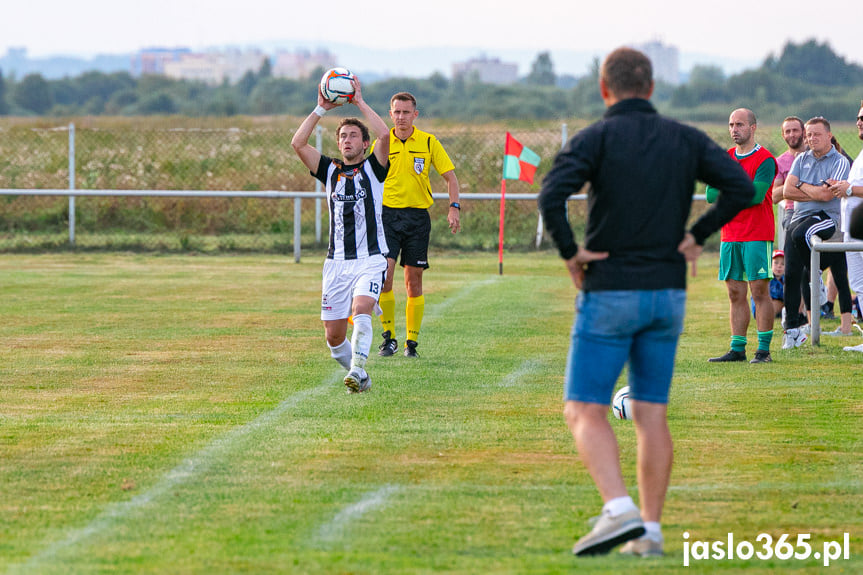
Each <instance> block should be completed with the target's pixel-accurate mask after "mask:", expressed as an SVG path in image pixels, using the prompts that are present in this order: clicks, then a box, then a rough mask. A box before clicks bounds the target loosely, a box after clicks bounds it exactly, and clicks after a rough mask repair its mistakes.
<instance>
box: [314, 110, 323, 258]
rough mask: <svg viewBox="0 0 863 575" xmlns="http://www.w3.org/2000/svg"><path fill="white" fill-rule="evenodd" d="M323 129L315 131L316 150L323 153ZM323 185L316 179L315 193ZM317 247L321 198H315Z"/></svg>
mask: <svg viewBox="0 0 863 575" xmlns="http://www.w3.org/2000/svg"><path fill="white" fill-rule="evenodd" d="M323 131H324V130H323V128H321V126H320V125H318V127H317V128H316V129H315V149H316V150H317V151H318V152H322V150H323V149H324V148H323ZM322 187H323V184H321V181H320V180H319V179H317V178H315V193H318V194H320V193H321V188H322ZM315 245H318V246H319V245H321V198H315Z"/></svg>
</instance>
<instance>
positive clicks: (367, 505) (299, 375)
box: [0, 252, 863, 575]
mask: <svg viewBox="0 0 863 575" xmlns="http://www.w3.org/2000/svg"><path fill="white" fill-rule="evenodd" d="M321 257H322V256H321V254H312V253H310V252H304V260H303V262H302V263H300V264H295V263H293V261H292V258H290V257H281V256H233V257H232V256H198V257H195V256H149V255H148V256H144V255H129V254H101V253H100V254H50V255H12V256H4V258H3V259H2V260H0V277H2V278H3V279H2V284H0V285H2V287H0V290H2V291H0V294H2V297H0V318H2V321H0V340H2V342H3V355H2V362H0V574H6V573H8V574H18V573H37V574H54V573H57V574H60V573H62V574H76V573H88V574H89V573H181V574H186V573H200V574H207V575H212V574H222V573H256V574H257V573H321V574H324V573H325V574H330V573H362V574H380V573H398V574H401V573H409V574H413V573H429V574H430V573H465V574H479V573H482V574H484V573H517V574H520V573H572V572H575V571H578V572H584V573H621V572H637V573H640V572H648V573H685V572H694V573H705V572H706V573H714V572H716V573H737V572H742V571H745V572H752V573H777V572H783V573H784V572H791V573H822V572H830V573H833V572H835V573H849V574H850V573H860V572H863V558H861V557H863V556H861V553H863V514H861V509H863V435H861V431H860V430H861V418H863V386H861V382H863V376H861V369H860V367H861V362H863V356H861V355H860V354H853V353H849V352H843V351H842V349H841V348H842V345H848V344H849V343H850V342H848V341H842V342H839V341H834V340H832V339H831V338H826V337H825V338H822V346H821V347H820V348H815V349H813V348H811V347H809V346H806V347H805V348H802V349H798V350H794V351H782V350H780V349H779V347H780V346H781V330H780V329H779V328H778V326H777V330H776V332H775V334H776V335H775V337H774V346H773V347H774V352H773V356H774V363H772V364H768V365H758V366H752V365H749V364H745V365H736V364H735V365H721V366H719V365H714V364H708V363H707V362H706V358H707V357H710V356H712V355H718V354H720V353H723V352H724V351H725V350H726V349H727V346H728V322H727V313H728V312H727V303H726V295H725V289H724V286H723V285H722V284H721V283H720V282H718V281H716V279H715V270H716V257H715V255H714V256H710V255H708V256H705V257H704V258H702V260H701V261H700V265H699V273H700V275H699V276H698V277H697V278H695V279H693V280H692V282H691V285H690V292H689V294H690V295H689V309H688V312H689V313H688V318H687V324H686V329H685V333H684V335H683V338H682V340H681V346H680V353H679V356H678V367H677V372H676V377H675V383H674V387H673V389H672V397H671V407H670V421H671V426H672V432H673V434H674V437H675V442H676V443H675V456H676V461H675V468H674V474H673V477H672V487H671V490H670V493H669V497H668V502H667V505H666V513H665V517H664V522H663V527H664V532H665V537H666V551H667V556H666V557H665V558H662V559H657V560H641V559H630V558H625V557H619V556H616V554H612V555H611V556H608V557H604V558H591V559H575V558H574V557H573V556H572V555H571V553H570V548H571V546H572V543H573V542H574V540H575V538H577V537H578V536H580V535H582V534H584V532H585V531H586V530H587V529H588V527H587V520H588V518H589V517H591V516H593V515H596V514H597V512H598V510H599V507H600V505H601V502H600V499H599V497H598V495H597V493H596V491H595V489H594V487H593V484H592V482H591V481H590V479H589V477H588V476H587V473H586V472H585V470H584V469H583V467H582V466H581V464H580V462H579V460H578V458H577V455H576V453H575V449H574V446H573V443H572V439H571V437H570V436H569V433H568V431H567V430H566V428H565V425H564V422H563V418H562V415H561V409H562V402H561V394H562V389H561V387H562V385H561V384H562V371H563V363H564V361H565V356H566V351H567V346H568V334H569V329H570V324H571V320H572V299H573V296H574V289H573V288H572V286H571V285H570V283H569V280H568V278H567V276H566V274H565V273H564V268H563V265H562V263H561V262H560V260H559V259H558V258H557V256H556V255H555V254H553V253H551V252H541V253H522V254H516V255H507V257H506V261H505V269H504V272H505V273H504V275H503V276H499V275H497V261H496V257H495V256H494V255H493V254H489V253H436V254H433V259H432V265H433V268H432V269H431V270H430V271H429V273H428V275H427V276H426V278H427V279H426V298H427V304H426V318H425V322H424V325H423V332H422V338H421V345H420V353H421V354H422V357H421V358H420V359H419V360H413V361H412V360H408V359H406V358H404V357H400V356H398V357H393V358H389V359H382V358H379V357H377V355H374V356H373V358H372V359H371V360H370V362H369V370H370V373H371V374H372V377H373V380H374V386H373V388H372V390H371V392H369V393H365V394H362V395H359V396H349V395H346V394H345V391H344V386H343V384H342V382H341V378H342V376H343V373H341V372H340V370H339V369H338V368H337V365H336V364H335V362H334V361H332V360H331V359H330V358H329V354H328V352H327V350H326V347H325V344H324V340H323V330H322V327H321V324H320V321H319V312H318V302H319V298H320V293H319V291H320V267H321ZM397 283H398V282H397ZM403 302H404V294H403V290H402V289H399V290H397V306H398V308H399V309H401V308H402V306H403ZM825 323H826V325H825V327H826V328H827V329H832V328H833V327H835V323H836V322H825ZM397 325H398V330H399V333H398V336H399V340H400V341H402V340H403V335H402V333H403V330H404V323H403V319H402V318H400V317H398V316H397ZM750 330H751V331H750V336H751V337H750V342H752V341H754V339H755V338H754V325H753V326H750ZM825 340H826V341H825ZM377 343H379V342H378V341H376V342H375V346H377ZM853 343H859V341H854V342H853ZM752 347H753V344H752V343H750V353H751V348H752ZM613 424H614V427H615V429H616V430H617V431H618V437H619V441H620V446H621V451H622V456H623V461H624V473H625V475H626V477H627V481H628V483H629V484H630V485H632V484H634V476H635V468H634V453H635V444H634V431H633V428H632V425H631V423H630V422H626V421H614V422H613ZM632 493H633V495H635V494H636V493H635V489H634V487H633V489H632ZM684 533H689V534H690V539H689V542H694V541H711V542H712V541H717V540H719V541H725V540H726V539H727V536H728V533H733V534H734V537H735V540H736V541H741V540H748V541H750V542H752V543H753V544H756V537H757V536H758V535H759V534H760V533H768V534H770V535H771V536H772V537H773V539H774V541H775V540H777V539H779V537H780V536H782V535H783V534H788V535H789V540H790V542H791V543H792V544H794V543H796V541H797V536H798V534H810V535H811V539H810V542H811V544H812V545H813V550H814V551H815V550H817V551H821V550H822V545H823V544H824V543H825V542H830V541H837V542H840V543H841V542H842V540H843V535H844V534H845V533H848V534H849V540H850V554H851V558H850V559H848V560H845V559H838V560H835V561H833V563H832V565H831V566H830V567H824V566H823V560H816V559H814V558H809V559H808V560H803V559H799V560H798V559H789V560H776V559H770V560H759V559H756V558H754V557H753V558H751V559H749V560H743V559H738V558H735V559H732V560H728V559H725V560H718V559H706V560H701V561H694V560H693V561H692V564H691V565H692V566H691V567H689V568H686V567H684V566H683V561H684V551H683V550H684ZM760 549H761V547H760V544H756V550H760ZM795 551H800V548H795Z"/></svg>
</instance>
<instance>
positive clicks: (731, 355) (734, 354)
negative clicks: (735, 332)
mask: <svg viewBox="0 0 863 575" xmlns="http://www.w3.org/2000/svg"><path fill="white" fill-rule="evenodd" d="M707 361H709V362H712V363H720V362H726V361H746V352H745V351H734V350H733V349H731V350H728V353H726V354H725V355H720V356H719V357H711V358H710V359H708V360H707Z"/></svg>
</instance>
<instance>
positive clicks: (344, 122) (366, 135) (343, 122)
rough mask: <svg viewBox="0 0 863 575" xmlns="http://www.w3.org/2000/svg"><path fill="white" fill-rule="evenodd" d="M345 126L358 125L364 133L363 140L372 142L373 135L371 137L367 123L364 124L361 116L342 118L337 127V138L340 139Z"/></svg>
mask: <svg viewBox="0 0 863 575" xmlns="http://www.w3.org/2000/svg"><path fill="white" fill-rule="evenodd" d="M343 126H356V127H357V128H359V129H360V132H361V133H362V135H363V142H371V137H369V129H368V128H366V125H365V124H363V123H362V122H361V121H360V120H359V118H342V120H341V121H340V122H339V125H338V127H337V128H336V139H337V140H338V139H339V134H340V133H341V131H342V127H343Z"/></svg>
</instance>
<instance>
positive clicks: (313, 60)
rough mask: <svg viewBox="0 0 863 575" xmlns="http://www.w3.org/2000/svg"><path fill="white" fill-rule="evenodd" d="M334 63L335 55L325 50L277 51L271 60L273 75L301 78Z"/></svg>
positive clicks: (325, 68)
mask: <svg viewBox="0 0 863 575" xmlns="http://www.w3.org/2000/svg"><path fill="white" fill-rule="evenodd" d="M336 65H337V64H336V57H335V56H334V55H333V54H331V53H330V52H328V51H327V50H318V51H316V52H309V51H307V50H297V51H295V52H278V53H277V54H276V56H275V58H274V61H273V76H274V77H276V78H293V79H303V78H308V77H309V76H310V75H311V74H312V72H314V71H315V70H318V69H320V68H323V69H324V70H329V69H330V68H333V67H335V66H336Z"/></svg>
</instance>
